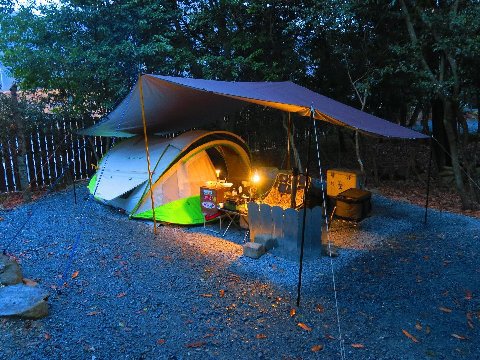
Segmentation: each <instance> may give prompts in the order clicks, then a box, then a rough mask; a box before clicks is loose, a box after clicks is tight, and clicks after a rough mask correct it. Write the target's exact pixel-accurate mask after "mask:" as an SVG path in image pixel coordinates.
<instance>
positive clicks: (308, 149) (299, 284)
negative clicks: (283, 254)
mask: <svg viewBox="0 0 480 360" xmlns="http://www.w3.org/2000/svg"><path fill="white" fill-rule="evenodd" d="M313 116H314V109H313V106H312V107H311V108H310V129H309V130H308V147H307V164H306V165H307V170H306V172H305V189H304V191H303V219H302V242H301V244H300V266H299V268H298V286H297V306H300V292H301V288H302V271H303V248H304V245H305V222H306V219H307V197H308V188H309V186H310V184H309V179H310V178H309V174H310V146H311V144H312V130H313V121H314V118H313Z"/></svg>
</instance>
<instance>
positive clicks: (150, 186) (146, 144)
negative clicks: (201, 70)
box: [138, 73, 157, 234]
mask: <svg viewBox="0 0 480 360" xmlns="http://www.w3.org/2000/svg"><path fill="white" fill-rule="evenodd" d="M138 82H139V89H140V105H141V107H142V122H143V136H144V139H145V153H146V154H147V170H148V186H149V191H150V200H151V202H152V217H153V233H154V234H156V233H157V220H156V219H155V203H154V201H153V189H152V171H151V170H150V151H149V150H148V136H147V122H146V120H145V103H144V101H143V81H142V74H141V73H140V74H139V75H138Z"/></svg>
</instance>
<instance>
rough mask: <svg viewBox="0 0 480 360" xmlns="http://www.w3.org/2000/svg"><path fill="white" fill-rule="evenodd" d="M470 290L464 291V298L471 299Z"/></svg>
mask: <svg viewBox="0 0 480 360" xmlns="http://www.w3.org/2000/svg"><path fill="white" fill-rule="evenodd" d="M472 297H473V296H472V292H471V291H470V290H466V291H465V300H472Z"/></svg>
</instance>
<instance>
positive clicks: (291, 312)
mask: <svg viewBox="0 0 480 360" xmlns="http://www.w3.org/2000/svg"><path fill="white" fill-rule="evenodd" d="M296 313H297V310H295V309H290V317H294V316H295V314H296Z"/></svg>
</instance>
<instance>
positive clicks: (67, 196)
mask: <svg viewBox="0 0 480 360" xmlns="http://www.w3.org/2000/svg"><path fill="white" fill-rule="evenodd" d="M85 199H87V191H86V189H85V188H83V189H82V190H81V195H80V196H79V203H78V204H77V205H74V204H73V197H72V190H71V189H69V190H65V191H61V192H58V193H55V194H52V195H48V196H46V197H44V198H42V199H40V200H37V201H36V202H34V203H32V204H29V205H25V206H21V207H19V208H17V209H14V210H11V211H6V210H0V217H1V218H3V220H2V221H0V232H1V236H0V246H1V248H2V249H3V247H4V246H6V244H8V243H9V241H10V239H11V237H12V236H13V235H14V234H15V233H16V232H18V231H19V229H20V228H21V225H22V224H23V223H24V222H25V221H26V220H28V221H27V223H26V225H25V228H24V229H23V230H22V231H21V232H20V234H19V235H18V237H17V239H16V241H15V242H14V243H13V244H11V245H10V246H9V247H8V251H9V252H10V253H11V254H14V255H15V256H17V257H18V258H19V260H20V261H21V264H22V267H23V271H24V276H25V277H27V278H30V279H34V280H36V281H38V282H39V283H40V284H41V285H42V286H44V287H46V288H47V289H50V291H51V297H50V300H49V303H50V310H51V314H50V316H49V317H47V318H45V319H42V320H37V321H30V320H27V321H25V320H16V319H0V358H1V359H89V360H90V359H92V360H93V359H190V358H191V359H218V358H220V359H251V358H265V359H300V358H301V359H315V358H327V359H333V358H338V359H340V358H341V355H340V341H339V330H338V323H337V315H336V307H335V298H334V291H333V285H332V272H331V264H333V268H334V271H335V279H336V286H337V299H338V309H339V318H340V327H341V334H342V338H343V340H344V342H343V344H344V348H345V357H346V358H347V359H424V358H425V359H477V358H480V349H479V348H478V344H479V343H480V336H479V329H480V300H479V299H480V260H479V259H480V254H479V252H480V250H479V246H478V245H479V242H480V221H479V220H476V219H473V218H468V217H465V216H461V215H454V214H451V213H441V212H435V211H431V212H430V213H429V223H428V225H427V226H424V225H423V222H422V221H423V209H421V208H419V207H416V206H412V205H409V204H407V203H401V202H394V201H391V200H388V199H386V198H383V197H381V196H378V195H375V197H374V200H373V213H372V216H371V217H369V218H368V219H366V220H364V221H363V222H362V223H360V224H358V225H357V226H352V225H351V224H347V223H343V222H338V221H335V222H334V223H333V224H332V231H331V237H332V240H333V241H334V242H335V244H336V245H337V246H339V248H340V250H339V254H340V256H339V257H337V258H334V259H330V258H328V257H323V258H321V259H317V260H311V261H308V262H307V263H306V264H305V266H304V277H303V288H302V303H301V306H300V307H299V308H297V307H296V306H295V300H296V290H297V289H296V284H297V275H298V265H297V264H296V263H295V262H292V261H288V260H285V259H282V258H278V257H275V256H273V255H271V254H267V255H265V256H263V257H262V258H261V259H259V260H252V259H248V258H244V257H243V256H242V248H241V243H242V241H243V234H244V233H243V232H242V231H240V230H238V229H232V230H229V232H228V233H227V235H226V237H225V239H222V238H219V237H215V236H213V235H212V233H211V232H209V231H206V230H205V229H204V228H203V227H201V226H200V227H177V226H162V227H159V228H158V233H157V235H156V236H154V235H153V233H152V226H151V223H148V222H141V221H132V220H128V217H127V216H126V215H125V214H121V213H119V212H118V211H116V210H114V209H112V208H109V207H106V206H104V205H101V204H99V203H97V202H95V201H93V200H92V199H88V200H85ZM29 213H30V214H31V217H29ZM214 226H215V225H210V226H209V227H210V228H213V227H214ZM72 253H73V254H74V256H73V258H71V257H70V255H71V254H72ZM77 271H78V275H77V276H76V277H74V278H72V275H73V274H77ZM64 273H65V274H66V276H65V278H64V279H62V278H61V276H62V274H64ZM64 282H66V286H63V285H62V284H63V283H64ZM59 287H60V292H58V291H56V290H55V289H56V288H59ZM292 309H294V310H295V314H293V312H292ZM292 315H293V316H292ZM299 323H300V324H304V326H303V328H302V327H301V326H298V324H299ZM414 340H415V341H414ZM315 346H317V347H315ZM312 348H313V349H312ZM320 348H321V349H322V350H319V349H320ZM314 350H317V351H314Z"/></svg>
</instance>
